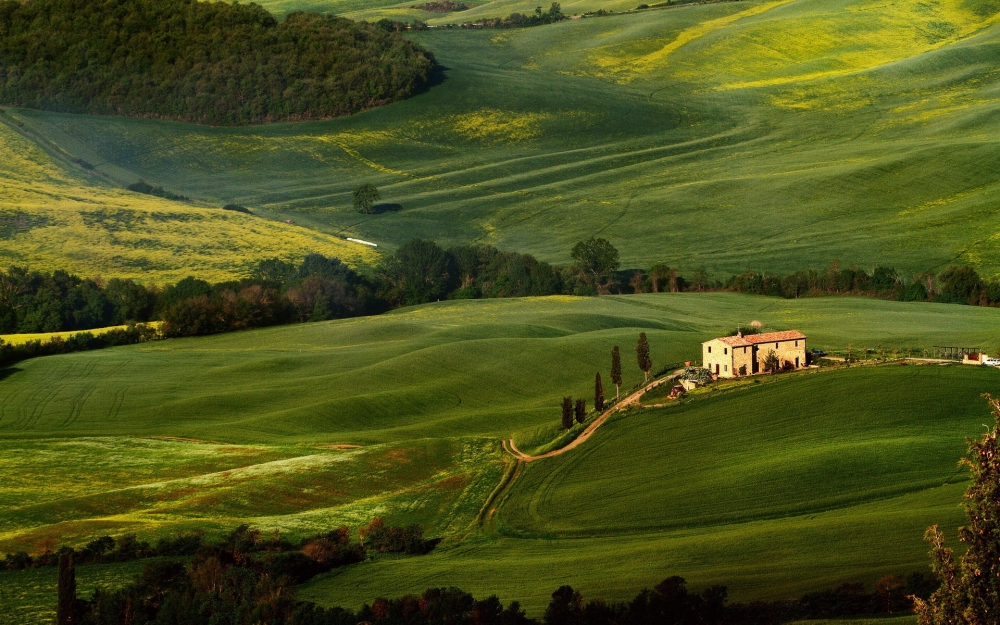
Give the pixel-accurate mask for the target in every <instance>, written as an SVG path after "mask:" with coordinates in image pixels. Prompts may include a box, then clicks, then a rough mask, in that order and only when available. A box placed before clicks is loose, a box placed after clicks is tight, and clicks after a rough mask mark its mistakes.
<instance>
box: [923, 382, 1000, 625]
mask: <svg viewBox="0 0 1000 625" xmlns="http://www.w3.org/2000/svg"><path fill="white" fill-rule="evenodd" d="M986 399H987V400H988V401H989V403H990V408H991V409H992V411H993V418H994V421H995V423H994V425H993V427H992V428H990V429H988V430H987V431H986V433H985V434H983V437H982V438H981V439H978V440H976V439H968V441H967V442H968V445H969V452H968V455H967V456H966V458H965V459H963V460H962V464H964V465H965V466H967V467H969V472H970V473H971V476H972V484H971V485H970V486H969V489H968V490H967V491H966V492H965V502H964V504H963V505H964V506H965V513H966V516H967V517H968V519H969V525H967V526H965V527H960V528H959V529H958V533H959V539H960V540H961V541H962V542H963V543H964V544H965V546H966V552H965V555H963V556H962V557H961V559H960V560H959V561H958V562H956V561H955V554H954V552H953V551H952V550H951V549H949V548H947V547H945V546H944V535H943V534H942V533H941V531H940V530H938V526H937V525H934V526H932V527H931V528H930V529H928V530H927V534H926V536H925V538H926V539H927V540H928V541H929V542H930V543H931V545H932V550H931V556H932V557H933V559H934V566H933V568H934V572H935V573H936V574H937V575H938V577H939V578H940V580H941V587H940V588H938V590H937V591H936V592H935V593H934V594H933V595H931V597H930V599H929V600H928V601H922V600H920V599H917V600H916V601H915V604H916V611H917V615H918V617H917V622H918V625H995V624H996V623H1000V612H998V606H1000V444H998V441H997V431H998V429H1000V400H996V399H994V398H992V397H990V396H989V395H986Z"/></svg>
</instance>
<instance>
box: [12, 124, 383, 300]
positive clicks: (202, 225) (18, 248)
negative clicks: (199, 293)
mask: <svg viewBox="0 0 1000 625" xmlns="http://www.w3.org/2000/svg"><path fill="white" fill-rule="evenodd" d="M134 181H135V180H134V179H133V180H131V182H134ZM309 252H318V253H321V254H325V255H328V256H336V257H339V258H342V259H344V261H345V262H347V263H349V264H352V265H357V264H359V263H361V262H364V261H371V260H373V259H374V258H375V254H374V252H373V251H371V248H366V247H364V246H361V245H357V244H353V243H349V242H347V241H343V240H341V239H338V238H336V237H332V236H329V235H324V234H320V233H318V232H315V231H311V230H307V229H304V228H301V227H296V226H289V225H287V224H283V223H277V222H274V221H269V220H265V219H260V218H257V217H251V216H248V215H243V214H240V213H235V212H231V211H222V210H221V209H219V208H209V207H207V206H205V205H189V204H185V203H181V202H171V201H168V200H164V199H160V198H157V197H152V196H147V195H141V194H138V193H132V192H130V191H124V190H122V189H118V188H115V187H114V186H112V185H110V184H108V183H107V182H105V181H103V180H101V179H100V178H98V177H97V176H92V175H87V174H86V173H84V170H83V169H82V168H77V167H74V166H72V165H70V164H68V163H66V162H64V161H63V160H62V159H60V158H55V157H53V156H52V155H50V154H49V153H47V152H45V151H43V150H42V149H41V148H40V147H39V146H38V145H36V144H35V143H33V142H32V141H31V140H30V139H28V138H26V137H24V136H22V135H20V134H18V133H17V132H15V130H13V129H12V128H11V127H9V126H7V125H5V124H3V123H0V265H29V266H30V267H31V268H33V269H39V270H48V271H52V270H55V269H66V270H69V271H70V272H74V273H78V274H82V275H84V276H96V275H104V276H121V277H130V278H138V279H141V280H145V281H152V282H169V281H174V280H178V279H180V278H183V277H185V276H188V275H191V274H196V275H197V276H199V277H201V278H204V279H208V280H218V281H221V280H226V279H231V278H234V277H239V276H242V275H245V273H246V272H247V270H248V269H249V267H250V266H252V265H254V264H255V263H256V262H257V261H258V260H260V259H262V258H270V257H274V256H280V257H289V258H301V257H303V256H304V255H305V254H307V253H309Z"/></svg>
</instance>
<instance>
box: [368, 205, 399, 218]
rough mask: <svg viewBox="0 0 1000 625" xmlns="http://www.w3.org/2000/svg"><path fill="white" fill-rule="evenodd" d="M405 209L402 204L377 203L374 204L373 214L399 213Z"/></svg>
mask: <svg viewBox="0 0 1000 625" xmlns="http://www.w3.org/2000/svg"><path fill="white" fill-rule="evenodd" d="M401 210H403V205H402V204H376V205H375V206H372V214H373V215H381V214H382V213H398V212H399V211H401Z"/></svg>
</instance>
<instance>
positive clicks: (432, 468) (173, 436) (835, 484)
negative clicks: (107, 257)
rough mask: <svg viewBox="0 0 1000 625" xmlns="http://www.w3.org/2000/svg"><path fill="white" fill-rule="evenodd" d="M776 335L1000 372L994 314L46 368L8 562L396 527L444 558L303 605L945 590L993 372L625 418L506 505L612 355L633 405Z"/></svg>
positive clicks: (394, 320) (442, 340) (68, 358)
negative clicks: (642, 393) (715, 346)
mask: <svg viewBox="0 0 1000 625" xmlns="http://www.w3.org/2000/svg"><path fill="white" fill-rule="evenodd" d="M752 320H758V321H761V322H762V323H763V324H764V326H765V327H768V328H792V327H794V328H798V329H799V330H801V331H803V332H805V333H806V334H807V335H808V336H809V337H810V338H809V340H810V345H811V346H815V347H822V348H825V349H827V350H844V349H846V348H848V346H851V349H853V350H855V352H856V353H859V352H861V351H862V350H864V349H873V350H880V349H885V350H887V351H889V352H892V351H893V350H897V351H906V350H908V349H920V348H930V347H932V346H934V345H941V344H949V345H951V344H960V345H966V346H977V345H978V346H982V347H983V348H986V349H988V350H993V349H994V346H993V343H994V342H995V341H996V338H995V337H996V336H997V335H998V333H1000V311H997V310H994V309H990V308H975V307H966V306H953V305H937V304H906V303H896V302H885V301H880V300H871V299H861V298H834V297H828V298H814V299H801V300H780V299H773V298H764V297H752V296H743V295H736V294H723V293H706V294H696V293H683V294H660V295H642V296H628V297H603V298H571V297H550V298H536V299H523V300H518V299H511V300H473V301H454V302H441V303H436V304H429V305H425V306H420V307H414V308H406V309H400V310H397V311H394V312H393V313H389V314H386V315H381V316H377V317H368V318H361V319H351V320H340V321H333V322H322V323H313V324H299V325H294V326H284V327H278V328H271V329H264V330H255V331H249V332H240V333H233V334H227V335H219V336H214V337H202V338H192V339H175V340H169V341H162V342H153V343H145V344H140V345H134V346H128V347H122V348H112V349H105V350H101V351H95V352H80V353H75V354H67V355H62V356H54V357H46V358H39V359H34V360H28V361H24V362H21V363H18V364H17V365H16V366H15V367H13V368H8V369H6V370H4V371H3V372H2V376H0V391H2V393H0V479H2V480H3V481H4V483H5V485H6V488H5V489H4V490H3V491H2V494H0V551H4V550H8V551H9V550H15V549H28V550H40V549H44V548H46V547H52V546H55V545H56V544H59V543H61V542H70V543H74V544H80V543H83V542H86V541H87V540H88V539H89V538H91V537H93V536H95V535H98V534H104V533H110V534H121V533H124V532H136V533H138V534H139V535H140V537H143V538H146V539H154V538H156V537H158V536H161V535H164V534H171V533H175V532H177V531H181V530H190V529H204V530H207V531H208V532H209V533H210V534H217V533H219V532H222V531H226V530H228V529H229V528H231V527H233V526H234V525H236V524H237V523H240V522H243V521H247V522H251V523H253V524H255V525H258V526H260V527H262V528H265V529H280V530H281V531H282V532H283V533H285V534H287V535H289V536H301V535H305V534H312V533H315V532H317V531H319V530H320V529H323V528H326V527H329V526H331V525H339V524H341V523H346V524H348V525H349V526H351V527H353V528H357V527H358V526H360V525H362V524H363V523H365V522H366V521H367V520H368V519H369V518H371V517H372V516H375V515H381V516H384V517H385V518H387V519H388V520H389V521H390V522H393V523H411V522H416V523H421V524H423V525H424V526H425V527H426V528H427V530H428V533H429V535H431V536H435V537H441V538H444V542H443V543H442V544H441V545H440V546H439V547H438V548H437V549H436V550H435V551H434V552H432V553H431V554H430V555H427V556H419V557H409V558H403V559H389V560H377V561H374V562H368V563H364V564H361V565H357V566H352V567H348V568H345V569H341V570H338V571H335V572H334V573H332V574H330V575H326V576H322V577H319V578H316V579H315V580H313V581H312V582H310V584H309V585H308V586H307V587H305V588H303V589H302V591H301V593H300V595H301V597H302V598H305V599H310V600H315V601H318V602H320V603H323V604H327V605H334V604H343V605H351V606H357V605H359V604H360V603H362V602H365V601H370V600H371V599H372V598H374V597H375V596H377V595H396V594H400V593H404V592H420V591H422V590H424V589H425V588H426V587H428V586H438V585H457V586H460V587H462V588H464V589H467V590H469V591H472V592H474V593H475V594H477V595H481V594H490V593H493V592H496V593H498V594H499V595H500V596H501V598H502V599H504V600H505V601H509V600H513V599H518V600H521V601H523V602H524V603H525V605H526V606H527V607H528V609H529V611H530V612H531V613H532V614H539V613H540V611H541V609H542V607H544V605H545V603H546V602H547V600H548V595H549V593H551V592H552V591H553V590H554V589H555V588H556V587H558V586H559V585H561V584H563V583H570V584H572V585H574V586H575V587H579V588H580V589H581V590H582V591H583V592H584V594H585V595H586V596H588V597H595V596H604V597H606V598H609V599H621V598H625V597H627V596H630V595H632V594H634V593H635V592H636V590H638V589H639V588H640V587H642V586H643V585H652V584H655V583H656V582H658V581H659V580H660V579H662V578H664V577H667V576H669V575H673V574H679V575H683V576H684V577H686V578H688V579H689V581H690V583H691V584H692V585H693V586H695V587H699V586H703V585H705V584H710V583H725V584H727V585H729V586H730V589H731V594H732V596H733V597H734V598H735V599H738V600H739V599H751V598H780V597H789V596H796V595H798V594H801V593H802V592H806V591H809V590H816V589H821V588H828V587H830V586H833V585H836V584H839V583H841V582H844V581H857V580H862V581H868V582H871V581H873V580H874V579H877V578H878V577H880V576H882V575H884V574H886V573H904V574H905V573H909V572H912V571H915V570H924V569H925V567H926V565H927V560H926V547H925V545H924V544H923V542H922V541H921V536H922V534H923V530H924V529H925V528H926V526H928V525H929V524H931V523H934V522H940V523H941V524H942V526H943V527H945V528H954V527H955V526H956V525H958V524H959V523H960V522H961V510H960V508H959V507H958V504H959V502H960V501H961V494H962V492H963V490H964V488H965V484H964V480H965V476H964V473H963V472H961V471H960V470H959V469H958V467H957V465H956V462H957V460H958V458H959V457H960V456H961V455H962V452H963V449H964V443H963V437H964V436H967V435H974V434H975V433H977V432H978V431H979V428H980V427H981V424H982V423H984V422H985V420H986V419H987V418H988V414H987V410H986V406H985V403H984V402H983V401H982V399H981V398H980V397H979V395H980V394H981V393H982V392H985V391H991V392H994V393H997V392H1000V377H998V374H997V371H996V370H994V369H991V368H985V367H983V368H977V367H962V366H954V365H953V366H942V365H938V364H928V365H920V366H916V365H909V366H900V365H898V364H891V365H884V366H879V367H872V366H863V367H851V368H847V369H837V370H831V371H822V370H821V371H815V372H813V371H810V372H803V373H799V374H793V375H787V376H778V377H773V378H771V377H768V378H762V379H761V383H759V384H756V383H752V384H747V385H734V386H731V387H728V388H729V390H724V389H720V390H717V391H713V392H708V393H702V394H700V395H699V396H698V397H697V398H695V399H692V400H691V401H689V402H686V403H683V404H681V405H677V406H672V407H669V408H664V409H652V410H642V411H632V412H629V413H626V414H624V415H621V416H617V417H615V418H613V419H612V420H611V421H609V422H608V423H607V424H606V425H605V426H604V427H603V428H602V429H601V430H600V431H598V432H597V434H596V435H595V436H594V437H593V438H592V439H590V440H589V441H588V442H587V443H586V444H584V445H583V446H582V447H580V448H578V449H576V450H574V451H572V452H570V453H567V454H564V455H563V456H559V457H557V458H553V459H548V460H543V461H538V462H535V463H531V464H530V465H527V466H526V467H525V468H523V469H522V470H521V471H520V472H519V473H518V476H517V478H516V479H515V480H514V482H513V484H512V486H511V487H510V488H508V489H506V490H505V491H503V492H502V493H501V495H500V498H499V499H492V498H491V493H493V492H494V489H495V488H496V487H497V485H498V484H500V482H501V480H502V476H503V475H504V474H505V472H506V471H508V470H509V469H510V468H512V467H513V464H512V461H511V460H510V459H509V458H507V457H506V456H505V455H504V454H503V452H502V451H501V449H500V446H499V439H500V438H501V437H507V436H513V437H514V438H515V440H517V441H519V443H520V444H522V445H523V446H524V448H528V447H529V446H530V445H532V444H537V443H538V442H540V438H544V435H545V434H546V433H550V432H553V431H554V430H555V427H554V426H555V425H556V423H557V422H558V406H559V401H560V398H561V397H562V396H563V395H567V394H571V395H573V396H575V397H590V394H591V392H592V380H593V374H594V372H595V371H597V370H601V371H603V372H605V376H606V375H607V374H606V371H607V368H608V362H607V361H608V354H609V352H610V348H611V346H612V345H615V344H619V345H621V346H622V351H623V356H624V357H625V358H624V364H625V367H624V368H625V374H626V380H625V386H626V387H627V388H629V387H632V386H633V385H635V384H637V383H638V382H640V381H641V377H642V376H641V373H640V372H639V371H638V369H637V367H636V366H635V364H634V363H633V362H632V361H633V359H634V357H633V356H632V353H633V352H632V349H633V347H632V346H633V345H634V342H635V338H636V335H637V334H638V332H639V331H645V332H646V333H647V334H648V336H649V340H650V343H651V346H652V355H653V360H654V368H660V367H663V366H665V365H668V364H670V363H674V362H677V361H680V360H684V359H696V358H697V357H698V355H699V353H700V342H701V341H702V340H704V339H705V338H707V337H711V336H715V335H717V334H718V333H720V332H723V331H726V330H729V329H731V328H733V327H735V326H736V325H737V324H746V323H748V322H749V321H752ZM611 392H612V393H613V387H611ZM349 445H359V446H360V447H348V446H349ZM705 493H712V495H711V496H707V495H706V494H705ZM487 501H489V505H486V503H487ZM484 506H485V507H484ZM10 579H15V580H17V579H21V580H26V579H27V578H14V577H11V578H10ZM25 583H27V582H25ZM18 592H21V591H18ZM24 592H27V591H24ZM0 622H2V621H0Z"/></svg>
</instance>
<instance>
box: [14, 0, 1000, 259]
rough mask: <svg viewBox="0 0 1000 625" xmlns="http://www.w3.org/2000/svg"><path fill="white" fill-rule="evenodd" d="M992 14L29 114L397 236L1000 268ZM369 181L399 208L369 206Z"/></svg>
mask: <svg viewBox="0 0 1000 625" xmlns="http://www.w3.org/2000/svg"><path fill="white" fill-rule="evenodd" d="M477 11H478V12H479V13H476V12H477ZM468 13H469V14H470V15H469V16H468V17H474V16H475V15H489V14H495V12H494V11H493V10H492V9H490V8H489V7H485V8H476V9H472V10H470V11H469V12H468ZM998 14H1000V3H998V2H996V0H982V1H979V0H941V1H940V2H934V3H915V2H903V3H895V4H886V3H881V2H877V1H876V0H789V1H782V0H777V1H770V2H766V1H761V2H758V1H745V2H728V3H718V4H707V5H699V6H690V7H680V8H670V9H663V10H653V11H647V12H642V13H637V14H630V15H621V16H613V17H605V18H594V19H581V20H567V21H566V22H563V23H559V24H556V25H552V26H546V27H541V28H529V29H524V30H516V31H492V30H491V31H460V30H442V31H429V32H420V33H414V34H413V37H414V38H415V39H417V40H418V41H420V42H421V43H422V44H424V45H426V46H427V47H428V48H430V49H431V50H432V51H433V52H434V53H435V55H436V56H437V58H438V60H439V61H440V62H441V63H442V65H443V66H444V67H445V68H447V69H446V71H445V78H446V79H445V81H444V82H443V84H441V85H439V86H437V87H434V88H433V89H431V90H430V91H429V92H427V93H425V94H422V95H420V96H418V97H415V98H413V99H411V100H408V101H406V102H402V103H398V104H395V105H392V106H389V107H386V108H383V109H380V110H377V111H372V112H369V113H365V114H362V115H358V116H355V117H352V118H350V119H344V120H337V121H332V122H329V123H317V124H307V125H281V126H269V127H265V128H252V129H242V130H221V129H206V128H197V127H191V126H182V125H175V124H164V123H159V122H156V121H139V120H123V119H97V118H83V117H72V116H62V115H52V114H42V113H34V112H26V111H15V112H14V114H15V115H16V116H17V117H18V118H20V119H21V120H23V121H24V123H26V124H27V125H28V126H30V127H31V128H34V129H36V130H37V131H38V132H39V133H41V134H42V135H44V136H46V137H49V138H50V139H51V140H52V141H54V142H55V143H57V144H59V145H63V146H67V149H68V150H69V151H70V152H71V153H73V154H74V155H78V156H80V157H82V158H84V159H85V160H88V161H90V162H92V163H94V164H95V165H97V167H98V169H99V170H101V171H104V172H107V173H109V174H110V175H113V176H120V177H123V178H124V177H125V176H128V175H132V176H140V175H141V176H143V177H145V178H146V179H147V180H150V181H154V182H156V183H157V184H163V185H165V186H167V187H168V188H173V189H178V190H179V191H180V192H183V193H186V194H188V195H191V196H192V197H198V198H202V199H205V200H207V201H213V202H221V201H238V202H241V203H245V204H248V205H251V206H254V207H260V208H261V209H263V210H264V211H265V212H267V213H268V214H269V215H271V216H274V217H280V218H282V219H284V218H291V219H293V220H295V221H296V222H297V223H303V224H307V225H310V226H313V227H315V228H317V229H320V230H324V231H330V232H344V233H353V234H356V235H359V236H360V237H361V238H364V239H368V240H374V241H376V242H379V243H382V244H385V245H388V246H390V247H391V245H393V244H398V243H399V242H402V241H405V240H407V239H409V238H411V237H413V236H424V237H429V238H433V239H435V240H438V241H439V242H442V243H445V244H447V243H456V242H469V241H478V242H484V243H491V244H495V245H499V246H501V247H507V248H512V249H518V250H523V251H530V252H534V253H536V254H538V255H540V256H541V257H543V258H544V259H546V260H549V261H554V262H559V263H563V262H568V260H569V258H568V256H569V250H570V248H571V247H572V245H573V243H575V242H576V241H578V240H580V239H582V238H585V237H588V236H591V235H595V234H597V235H602V236H605V237H607V238H609V239H611V240H612V242H614V243H615V244H616V245H617V246H618V247H619V248H620V249H621V250H622V253H623V261H624V263H625V264H626V266H629V265H631V266H636V265H645V266H648V265H650V264H651V263H653V262H667V263H669V264H670V265H671V266H678V267H680V268H681V269H682V270H686V271H690V270H693V269H695V268H698V267H704V268H706V269H708V270H709V271H710V272H715V273H717V274H728V273H730V272H735V271H742V270H744V269H746V268H748V267H755V268H758V269H771V270H791V269H800V268H803V267H807V266H812V267H817V266H825V265H826V264H827V263H829V262H830V261H832V260H834V259H839V260H841V261H843V262H845V263H858V264H861V265H864V266H872V265H875V264H879V263H881V264H888V265H893V266H896V267H897V268H899V269H901V270H903V271H906V272H912V273H916V272H919V271H923V270H928V269H937V268H940V267H943V266H945V265H946V264H948V263H951V262H963V263H969V264H973V265H975V266H977V267H979V268H980V269H981V270H982V271H983V272H984V273H986V274H990V275H992V274H995V273H997V272H998V271H1000V255H998V254H997V252H996V251H995V250H996V246H994V245H992V244H991V241H992V240H993V238H994V237H996V236H997V234H996V233H997V232H998V229H1000V224H998V221H997V219H998V218H997V215H996V211H995V210H994V207H995V206H996V203H997V200H998V197H1000V195H998V194H1000V191H998V189H1000V187H998V178H997V174H996V172H997V171H998V164H1000V163H998V162H997V158H998V157H997V154H998V153H1000V152H998V151H997V149H996V147H997V144H996V142H997V138H996V132H995V126H996V120H997V118H998V115H1000V108H998V106H1000V104H998V103H1000V74H998V73H997V69H996V67H995V62H994V60H995V58H996V57H997V54H998V53H1000V25H997V24H996V22H997V16H998ZM264 174H266V175H264ZM365 181H370V182H372V183H374V184H376V185H377V186H378V187H379V188H380V189H381V190H382V192H383V197H384V200H385V201H386V202H391V203H394V204H398V205H400V206H401V210H397V211H388V212H383V213H381V214H377V215H372V216H359V215H357V213H355V212H354V211H353V209H352V208H351V202H350V190H351V189H352V188H353V187H354V185H356V184H358V183H360V182H365Z"/></svg>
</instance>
